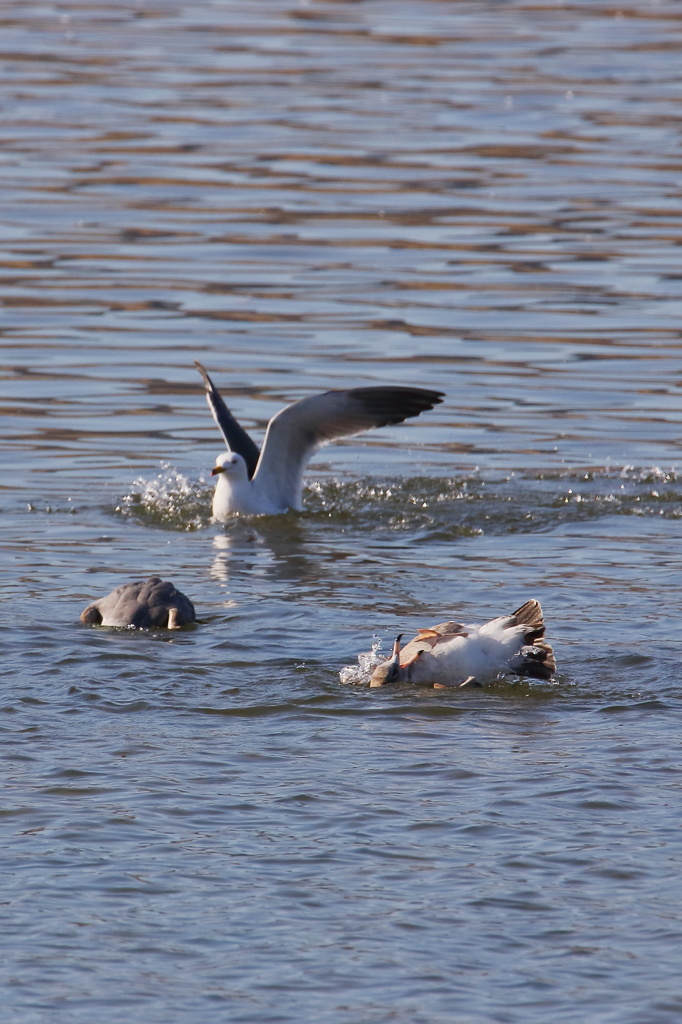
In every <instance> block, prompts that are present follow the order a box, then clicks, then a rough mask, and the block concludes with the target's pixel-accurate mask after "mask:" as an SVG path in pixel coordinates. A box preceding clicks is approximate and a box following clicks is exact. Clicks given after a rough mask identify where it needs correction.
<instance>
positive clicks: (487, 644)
mask: <svg viewBox="0 0 682 1024" xmlns="http://www.w3.org/2000/svg"><path fill="white" fill-rule="evenodd" d="M544 635H545V623H544V620H543V617H542V608H541V607H540V603H539V602H538V601H534V600H530V601H526V603H525V604H523V605H521V607H520V608H517V610H516V611H515V612H513V613H512V614H511V615H501V616H499V617H498V618H496V619H491V620H490V621H489V622H486V623H484V624H483V625H482V626H462V625H460V623H458V622H441V623H439V625H437V626H432V627H431V628H430V629H420V630H419V632H418V634H417V636H416V637H415V638H414V639H413V640H410V642H409V643H408V644H406V645H405V646H404V647H403V649H402V650H401V649H400V640H401V638H402V634H401V636H399V637H398V638H397V640H396V642H395V644H394V645H393V653H392V656H391V658H390V659H389V660H388V661H384V662H382V663H381V665H377V667H376V668H375V669H374V672H373V673H372V677H371V679H370V683H369V685H370V686H384V685H386V684H387V683H414V684H416V685H423V686H436V687H448V688H449V687H462V686H476V685H484V684H485V683H490V682H492V681H493V680H494V679H495V678H496V677H497V676H498V675H500V674H502V673H505V672H513V673H515V674H516V675H522V676H533V677H535V678H537V679H550V678H551V676H552V674H553V673H554V671H555V670H556V661H555V658H554V652H553V650H552V648H551V647H550V645H549V644H548V643H547V642H546V641H545V640H543V639H542V638H543V637H544Z"/></svg>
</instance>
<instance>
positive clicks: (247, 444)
mask: <svg viewBox="0 0 682 1024" xmlns="http://www.w3.org/2000/svg"><path fill="white" fill-rule="evenodd" d="M196 366H197V368H198V370H199V373H200V374H201V376H202V377H203V379H204V384H205V386H206V401H207V402H208V407H209V409H210V410H211V413H212V414H213V419H214V420H215V421H216V423H217V424H218V427H219V429H220V432H221V433H222V435H223V437H224V438H225V443H226V445H227V448H228V450H227V451H226V452H224V453H223V454H222V455H219V456H218V458H217V459H216V465H215V467H214V469H213V470H212V471H211V475H215V476H217V481H216V488H215V493H214V495H213V517H214V519H217V520H220V521H225V520H226V519H227V518H228V516H229V515H230V514H231V513H233V512H242V513H246V514H247V515H273V514H276V513H278V512H286V511H288V510H289V509H296V510H298V511H301V509H302V508H303V471H304V469H305V467H306V465H307V463H308V461H309V459H310V458H311V456H312V455H313V454H314V453H315V452H316V451H317V449H318V448H321V447H322V446H323V445H325V444H329V442H330V441H335V440H336V439H337V438H339V437H351V436H352V435H354V434H361V433H362V432H363V431H365V430H370V429H371V428H372V427H383V426H386V425H387V424H392V423H402V422H403V420H406V419H409V418H410V417H411V416H419V414H420V413H422V412H424V411H425V410H426V409H432V408H433V407H434V405H437V404H438V403H439V402H441V401H442V400H443V397H444V396H443V392H442V391H428V390H426V389H425V388H403V387H374V388H351V389H350V390H348V391H325V392H323V393H322V394H320V395H311V396H310V397H309V398H302V399H301V400H300V401H298V402H294V403H293V404H292V405H288V406H286V407H285V408H284V409H281V410H280V412H278V413H277V414H276V415H275V416H273V418H272V419H271V420H270V422H269V423H268V429H267V431H266V433H265V441H264V443H263V449H262V451H260V452H259V451H258V447H257V445H256V444H254V442H253V441H252V440H251V438H250V437H249V435H248V434H247V433H246V431H245V430H243V429H242V427H240V426H239V424H238V423H237V421H236V419H235V418H234V416H233V415H232V413H231V412H230V410H229V409H228V408H227V406H226V405H225V403H224V401H223V400H222V398H221V397H220V394H219V393H218V391H217V390H216V388H215V387H214V385H213V381H212V380H211V378H210V377H209V375H208V374H207V372H206V370H205V369H204V367H203V366H202V365H201V363H196Z"/></svg>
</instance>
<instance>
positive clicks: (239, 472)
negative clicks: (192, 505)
mask: <svg viewBox="0 0 682 1024" xmlns="http://www.w3.org/2000/svg"><path fill="white" fill-rule="evenodd" d="M219 473H228V474H229V475H230V476H231V477H233V478H234V479H235V480H239V479H240V478H241V477H243V478H244V479H245V480H248V479H249V474H248V470H247V468H246V463H245V462H244V459H243V458H242V457H241V455H239V454H238V453H237V452H222V453H221V454H220V455H219V456H218V457H217V459H216V460H215V466H214V467H213V469H212V470H211V476H217V475H218V474H219Z"/></svg>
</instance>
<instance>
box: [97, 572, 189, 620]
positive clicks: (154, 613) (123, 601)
mask: <svg viewBox="0 0 682 1024" xmlns="http://www.w3.org/2000/svg"><path fill="white" fill-rule="evenodd" d="M195 620H196V615H195V612H194V605H193V604H192V602H191V601H190V599H189V598H188V597H186V596H185V595H184V594H182V593H181V592H180V591H179V590H176V589H175V587H174V586H173V584H172V583H171V582H170V581H168V580H166V581H164V580H162V579H159V577H158V576H150V577H149V579H148V580H137V581H136V582H134V583H123V584H121V586H120V587H116V589H115V590H112V592H111V593H110V594H107V596H106V597H100V599H99V600H98V601H93V603H92V604H89V605H88V607H87V608H86V609H85V610H84V611H83V612H81V622H85V623H88V624H89V625H93V626H136V627H137V628H138V629H150V628H157V629H158V628H161V629H180V627H181V626H187V625H188V624H189V623H190V622H194V621H195Z"/></svg>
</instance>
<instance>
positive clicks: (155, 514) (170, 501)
mask: <svg viewBox="0 0 682 1024" xmlns="http://www.w3.org/2000/svg"><path fill="white" fill-rule="evenodd" d="M212 493H213V491H212V488H211V487H210V485H207V484H206V482H205V481H204V480H203V479H200V480H199V481H198V482H196V483H192V482H191V481H190V480H188V479H187V477H186V476H183V474H182V473H179V472H178V471H177V470H176V469H173V468H172V467H171V466H170V465H169V464H166V465H164V466H163V467H162V470H161V472H160V473H158V474H157V476H155V477H154V478H153V479H151V480H145V479H144V477H137V479H135V480H134V481H133V483H132V484H131V488H130V491H129V492H128V494H125V495H123V497H122V498H121V500H120V502H119V504H118V505H117V506H116V512H118V513H119V514H120V515H122V516H128V517H130V518H131V519H136V520H138V521H139V522H142V523H144V524H145V525H157V526H163V527H165V528H167V529H173V530H183V531H190V530H200V529H202V528H203V527H204V526H207V525H208V523H209V522H210V517H211V498H212Z"/></svg>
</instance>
